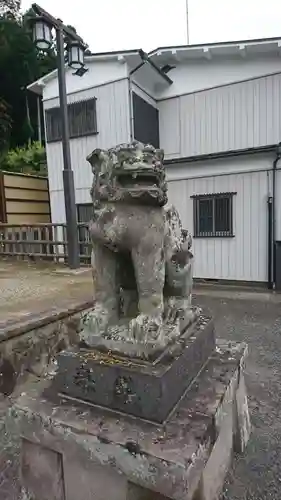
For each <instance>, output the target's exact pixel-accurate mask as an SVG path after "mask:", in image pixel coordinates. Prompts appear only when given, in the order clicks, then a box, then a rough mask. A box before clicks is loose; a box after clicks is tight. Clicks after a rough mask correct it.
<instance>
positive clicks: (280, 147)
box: [271, 143, 281, 289]
mask: <svg viewBox="0 0 281 500" xmlns="http://www.w3.org/2000/svg"><path fill="white" fill-rule="evenodd" d="M280 158H281V143H279V144H278V146H277V151H276V158H275V159H274V161H273V165H272V238H271V240H272V288H273V289H275V283H276V172H277V163H278V162H279V160H280Z"/></svg>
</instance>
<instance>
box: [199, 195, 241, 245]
mask: <svg viewBox="0 0 281 500" xmlns="http://www.w3.org/2000/svg"><path fill="white" fill-rule="evenodd" d="M234 194H236V193H219V194H204V195H196V196H192V197H191V198H193V220H194V237H195V238H200V237H204V238H208V237H224V236H225V237H229V236H234V234H233V195H234Z"/></svg>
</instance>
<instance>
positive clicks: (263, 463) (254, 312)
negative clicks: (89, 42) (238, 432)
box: [0, 291, 281, 500]
mask: <svg viewBox="0 0 281 500" xmlns="http://www.w3.org/2000/svg"><path fill="white" fill-rule="evenodd" d="M207 293H208V294H209V293H210V296H211V291H210V292H207ZM197 302H198V303H199V304H200V305H201V306H202V307H204V308H208V309H210V310H211V312H212V313H213V315H214V317H215V322H216V330H217V336H219V337H222V338H227V339H233V340H238V341H246V342H247V343H248V345H249V358H248V361H247V367H246V377H247V387H248V393H249V405H250V413H251V419H252V425H253V429H252V435H251V439H250V442H249V444H248V447H247V450H246V453H245V455H244V456H243V457H241V456H238V457H235V460H234V465H233V468H232V470H231V471H230V473H229V476H228V479H227V482H226V486H225V490H224V493H223V495H222V499H221V500H279V499H280V497H281V495H280V490H281V411H280V410H281V398H280V392H279V388H280V382H281V371H280V365H281V335H280V334H281V306H280V304H278V303H273V302H270V301H267V302H263V301H262V300H260V299H259V300H257V301H252V300H249V299H245V300H232V299H221V298H218V297H215V298H212V297H211V298H210V297H207V296H200V297H198V298H197ZM18 390H19V391H22V390H28V387H27V388H19V389H18ZM5 407H6V404H4V403H3V402H2V406H1V401H0V420H1V408H2V430H0V450H2V451H1V455H0V499H1V500H19V499H20V494H19V482H18V479H17V463H18V446H17V438H16V436H14V435H13V433H12V432H10V430H9V428H6V427H5V422H4V418H3V414H4V411H5ZM0 427H1V424H0ZM1 471H2V472H1Z"/></svg>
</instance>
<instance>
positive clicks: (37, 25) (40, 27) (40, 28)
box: [32, 16, 53, 50]
mask: <svg viewBox="0 0 281 500" xmlns="http://www.w3.org/2000/svg"><path fill="white" fill-rule="evenodd" d="M32 25H33V26H32V28H33V41H34V43H35V45H36V47H37V48H38V49H40V50H48V49H50V47H51V45H52V42H53V37H52V25H51V23H50V22H48V21H47V20H46V19H45V18H44V17H43V16H36V17H34V18H33V19H32Z"/></svg>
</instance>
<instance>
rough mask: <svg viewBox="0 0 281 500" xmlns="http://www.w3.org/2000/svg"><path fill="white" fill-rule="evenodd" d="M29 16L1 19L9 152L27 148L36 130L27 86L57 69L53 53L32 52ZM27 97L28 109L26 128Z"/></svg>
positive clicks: (0, 84) (1, 90)
mask: <svg viewBox="0 0 281 500" xmlns="http://www.w3.org/2000/svg"><path fill="white" fill-rule="evenodd" d="M0 2H1V0H0ZM0 12H1V11H0ZM30 15H31V13H30V11H29V12H28V13H27V15H26V16H23V18H19V19H16V18H14V17H10V16H6V15H4V16H2V17H1V15H0V74H1V78H0V96H1V97H2V98H3V99H4V100H5V101H6V102H7V104H8V105H9V106H10V118H11V120H12V129H11V134H10V147H11V148H15V147H18V146H23V145H24V144H27V142H28V141H29V140H30V139H33V135H32V133H33V132H32V131H33V130H36V129H37V107H36V106H37V103H36V99H37V97H36V96H35V95H34V94H33V93H31V92H28V91H26V87H27V85H28V84H29V83H31V82H33V81H34V80H37V79H38V78H40V77H42V76H44V75H45V74H47V73H49V72H50V71H52V70H53V69H54V68H55V67H56V57H55V53H54V51H50V52H49V53H48V54H43V53H40V52H38V51H37V49H36V48H35V46H34V43H33V41H32V34H31V29H30V26H29V23H28V19H29V17H30ZM26 96H27V97H28V103H29V108H30V123H28V124H27V122H26V118H27V111H26Z"/></svg>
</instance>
